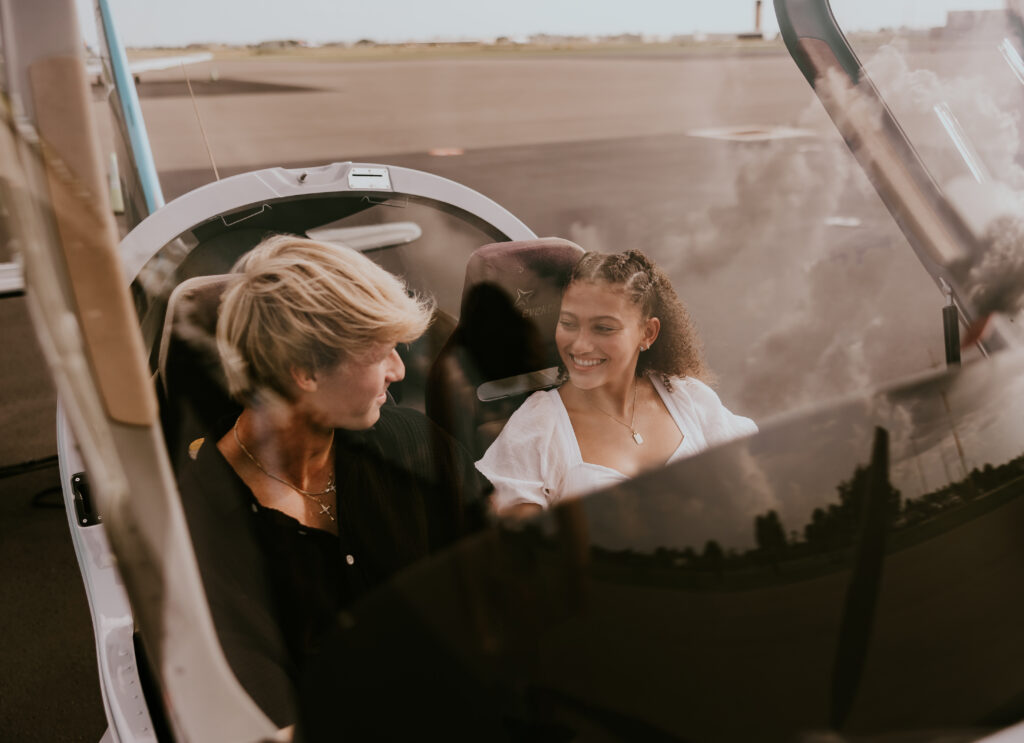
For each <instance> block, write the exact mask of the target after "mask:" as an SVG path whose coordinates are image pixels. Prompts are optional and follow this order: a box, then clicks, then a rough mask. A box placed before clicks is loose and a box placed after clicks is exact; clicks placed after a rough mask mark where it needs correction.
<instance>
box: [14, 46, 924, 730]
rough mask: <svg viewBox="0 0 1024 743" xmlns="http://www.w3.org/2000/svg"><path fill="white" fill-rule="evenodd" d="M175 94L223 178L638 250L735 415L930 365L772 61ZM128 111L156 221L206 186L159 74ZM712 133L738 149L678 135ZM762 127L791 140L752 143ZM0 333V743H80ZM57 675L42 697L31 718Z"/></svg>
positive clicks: (37, 444) (649, 64)
mask: <svg viewBox="0 0 1024 743" xmlns="http://www.w3.org/2000/svg"><path fill="white" fill-rule="evenodd" d="M213 70H215V71H216V75H215V77H216V80H212V79H211V72H212V71H213ZM188 74H189V75H190V76H191V77H192V78H193V79H194V81H195V85H194V89H195V90H196V92H197V97H196V106H197V107H198V109H199V113H200V115H201V117H202V121H203V125H204V127H205V130H206V134H207V136H208V138H209V144H210V149H211V151H212V152H213V154H214V158H215V160H216V162H217V166H218V168H219V169H220V172H221V177H225V176H227V175H230V174H232V173H237V172H241V171H244V170H252V169H258V168H263V167H272V166H285V167H299V166H309V165H317V164H325V163H328V162H337V161H345V160H357V161H365V162H381V163H388V164H394V165H401V166H405V167H412V168H418V169H423V170H429V171H432V172H434V173H437V174H439V175H442V176H445V177H448V178H451V179H453V180H456V181H459V182H462V183H464V184H466V185H468V186H470V187H472V188H475V189H477V190H479V191H480V192H482V193H483V194H485V195H486V196H489V197H490V198H492V199H494V200H496V201H498V202H499V203H501V204H502V205H504V206H505V207H507V208H508V209H510V210H511V211H512V212H513V213H515V214H516V215H517V216H519V217H520V218H521V219H522V220H523V221H525V222H526V224H528V225H529V226H530V227H531V228H533V230H534V231H535V232H537V233H538V234H541V235H559V236H564V237H568V238H570V239H573V240H576V241H577V242H579V243H581V244H582V245H584V247H587V248H591V249H598V250H607V251H614V250H620V249H625V248H627V247H640V248H642V249H644V250H645V251H647V252H648V253H649V254H650V255H652V256H653V257H655V258H656V259H657V260H658V261H659V262H660V263H662V264H663V265H664V266H665V267H666V269H667V270H668V271H669V273H670V275H671V276H672V278H673V280H674V282H675V284H676V288H677V290H678V291H679V292H680V294H681V295H682V296H683V297H684V299H685V300H686V301H687V303H688V304H689V307H690V310H691V312H692V314H693V315H694V318H695V320H696V322H697V325H698V327H699V328H700V330H701V332H702V334H703V335H704V338H705V344H706V351H707V355H708V358H709V361H710V363H711V366H712V367H713V368H714V369H715V370H716V371H717V372H718V375H719V377H720V385H719V392H720V394H721V395H722V397H723V399H724V400H725V401H726V403H727V404H728V405H729V406H730V407H732V408H733V409H735V410H737V411H739V412H742V413H744V414H746V415H751V416H754V417H756V418H759V419H762V418H764V417H767V416H770V415H772V414H776V413H780V412H783V411H786V410H791V409H793V408H799V407H803V406H807V405H810V404H812V403H814V402H815V401H820V400H822V399H825V398H829V397H832V396H835V395H841V394H845V393H848V392H850V391H852V390H855V389H858V388H861V387H863V386H864V385H867V384H874V383H879V382H883V381H886V380H891V379H895V378H898V377H900V376H904V375H907V374H911V373H914V372H917V371H920V370H922V369H925V368H928V367H929V366H931V365H932V364H934V363H936V362H937V361H938V360H939V359H941V358H942V333H941V324H940V318H939V311H940V307H941V297H940V296H939V294H938V292H937V291H936V290H935V288H934V287H933V285H932V284H931V283H930V280H928V278H927V276H926V275H925V274H924V272H923V270H922V269H920V267H919V266H918V265H917V263H916V260H915V259H914V258H913V256H912V254H911V252H910V250H909V248H908V247H907V246H906V243H905V241H904V240H903V238H902V236H901V235H900V233H899V232H898V231H897V230H896V228H895V225H894V224H893V222H892V220H891V219H890V218H889V216H888V214H887V213H886V212H885V210H884V209H883V207H882V206H881V204H880V203H879V201H878V199H877V197H876V196H875V195H874V194H873V192H872V191H871V189H870V187H869V186H868V184H867V182H866V179H865V178H864V176H863V175H862V174H861V173H860V171H859V169H857V168H856V166H855V164H854V163H853V161H852V157H851V156H850V155H849V153H848V152H847V151H846V149H845V146H844V145H843V144H842V142H841V141H840V140H839V139H838V136H837V135H836V134H835V133H834V130H833V129H832V127H831V124H830V122H829V121H828V120H827V117H826V116H825V114H824V113H823V111H822V110H821V107H820V105H819V104H818V103H817V102H816V100H815V99H814V97H813V94H812V92H811V91H810V89H809V87H808V86H807V84H806V82H805V81H804V80H803V78H802V77H801V76H800V75H799V73H798V71H797V69H796V67H795V65H794V64H793V62H792V61H791V60H790V59H789V57H788V56H787V55H786V54H785V53H784V52H782V51H781V50H780V51H778V52H774V53H769V54H759V55H755V56H749V57H741V56H731V57H722V56H717V57H713V58H708V57H693V56H672V55H669V56H665V57H659V58H655V59H651V58H648V57H637V58H623V57H616V58H607V57H587V58H575V57H552V58H539V57H530V58H524V59H515V58H506V59H488V60H476V61H473V60H436V59H435V60H429V61H421V62H388V61H380V62H347V63H331V62H325V61H301V60H288V59H259V58H254V59H252V60H234V61H214V62H210V63H204V64H201V65H196V66H194V67H190V68H188ZM140 94H141V97H142V106H143V111H144V114H145V117H146V122H147V125H148V128H149V132H150V136H151V140H152V145H153V150H154V153H155V157H156V161H157V166H158V169H159V171H160V175H161V180H162V182H163V184H164V189H165V195H166V196H167V198H168V200H170V199H172V198H174V197H175V196H178V195H180V194H182V193H184V192H186V191H188V190H190V189H192V188H195V187H197V186H199V185H202V184H203V183H207V182H209V181H210V180H212V179H213V171H212V168H211V166H210V164H209V161H208V157H207V152H206V147H205V146H204V143H203V139H202V136H201V134H200V130H199V126H198V124H197V119H196V113H195V110H194V108H193V103H192V102H191V101H190V100H189V98H188V97H187V93H186V87H185V85H184V83H183V81H182V72H181V70H170V71H165V72H160V73H152V74H148V75H146V77H145V79H144V80H143V82H142V84H141V86H140ZM96 105H97V111H98V112H102V110H103V109H102V102H101V101H97V104H96ZM715 127H735V128H736V130H737V131H739V132H741V133H743V136H741V138H740V140H739V141H734V140H728V139H720V138H709V137H706V136H696V135H695V132H698V131H699V130H706V129H711V128H715ZM778 127H790V128H795V129H799V130H801V133H800V135H799V136H791V137H785V138H778V139H772V138H766V137H769V135H770V134H771V133H772V132H773V131H775V130H776V129H777V128H778ZM109 146H110V145H109V129H107V130H106V131H105V134H104V147H109ZM432 150H433V151H438V150H446V151H449V152H452V151H461V152H462V153H463V154H460V155H455V156H446V157H439V156H435V155H432V154H430V152H431V151H432ZM459 270H460V271H461V268H459ZM0 327H2V328H3V338H4V343H5V353H4V354H3V355H2V357H0V380H2V385H3V386H2V388H3V390H4V392H3V405H2V409H0V422H2V424H3V430H4V435H3V437H2V438H0V467H6V468H8V469H7V470H6V472H5V474H9V473H10V472H11V471H12V470H11V469H9V468H11V467H12V466H14V465H17V464H19V463H23V462H26V461H32V460H37V461H38V460H42V465H43V466H42V468H40V469H37V470H36V471H35V472H30V473H27V474H20V475H17V476H5V477H3V479H0V491H2V495H0V500H2V505H0V507H2V509H3V511H2V513H3V515H4V517H3V519H2V520H0V545H2V547H0V549H2V552H0V554H2V555H3V557H4V563H3V564H4V565H5V570H4V571H3V572H2V575H3V577H2V578H0V581H2V586H3V590H2V592H0V594H2V595H3V597H4V600H3V609H2V610H0V626H2V627H4V628H6V634H7V637H6V638H5V643H4V645H5V649H4V651H2V652H3V653H4V655H3V662H2V663H0V667H2V668H3V669H4V673H3V674H2V675H3V679H2V681H0V739H4V740H7V739H12V740H53V739H61V740H97V739H98V738H99V736H100V734H101V733H102V730H103V724H104V723H103V718H102V709H101V708H100V707H99V695H98V690H97V688H96V681H95V661H94V652H95V651H94V649H93V647H92V644H91V628H90V625H89V618H88V614H87V610H86V607H85V602H84V595H83V591H82V587H81V581H80V578H79V576H78V573H77V570H76V569H75V565H74V561H73V555H72V553H71V548H70V540H69V538H68V536H67V526H66V522H65V520H64V514H63V512H62V511H61V510H55V509H46V508H34V507H33V506H32V504H31V501H32V496H33V494H34V493H36V492H37V491H39V490H41V489H42V488H44V487H49V486H51V485H53V484H55V482H56V471H55V468H54V467H53V466H52V465H47V461H46V460H47V458H48V457H51V456H52V455H54V453H55V441H54V434H53V430H54V405H55V401H54V394H53V391H52V387H51V385H50V384H49V382H48V381H47V378H46V373H45V369H44V365H43V363H42V360H41V358H40V356H39V354H38V351H37V349H36V348H35V347H34V344H33V339H32V338H33V337H32V333H31V330H30V328H29V326H28V323H27V317H26V312H25V306H24V301H23V300H22V299H21V298H14V299H3V300H0ZM10 566H14V569H11V567H10ZM11 669H17V671H16V672H14V673H12V672H11ZM55 669H60V673H59V681H60V684H59V688H60V692H59V694H52V693H47V694H46V695H45V696H42V691H43V689H44V688H45V689H47V690H52V689H53V688H54V687H53V686H52V684H53V676H54V670H55ZM57 707H59V709H57ZM33 736H36V737H33Z"/></svg>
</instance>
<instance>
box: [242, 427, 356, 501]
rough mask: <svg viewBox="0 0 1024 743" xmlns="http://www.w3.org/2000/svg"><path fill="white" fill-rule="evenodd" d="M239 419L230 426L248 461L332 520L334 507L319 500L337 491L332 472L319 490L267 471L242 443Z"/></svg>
mask: <svg viewBox="0 0 1024 743" xmlns="http://www.w3.org/2000/svg"><path fill="white" fill-rule="evenodd" d="M240 420H242V417H241V416H239V417H238V419H237V420H236V421H235V425H234V426H232V427H231V430H232V432H233V433H234V434H235V443H236V444H238V448H239V449H241V450H242V453H243V454H245V456H247V457H249V461H250V462H252V463H253V464H254V465H256V468H257V469H258V470H259V471H260V472H262V473H263V474H264V475H266V476H267V477H269V478H270V479H272V480H277V481H278V482H279V483H281V484H282V485H287V486H288V487H289V488H291V489H292V490H294V491H295V492H296V493H300V494H302V495H304V496H306V497H307V498H309V499H310V500H311V501H313V502H314V503H316V504H317V505H318V506H320V515H324V514H326V515H327V517H328V518H329V519H330V520H331V521H334V520H335V518H334V509H333V508H332V507H331V504H330V503H324V502H323V501H322V500H320V499H321V498H322V497H324V496H325V495H329V494H330V493H336V492H337V491H338V489H337V487H336V486H335V484H334V474H333V473H332V474H331V476H330V477H329V478H327V487H326V488H324V489H323V490H319V491H312V490H303V489H302V488H300V487H299V486H298V485H295V484H293V483H290V482H288V481H287V480H285V479H284V478H283V477H278V476H277V475H275V474H274V473H273V472H270V471H268V470H267V468H266V467H264V466H263V465H262V464H260V460H258V459H256V457H255V456H254V455H253V453H252V452H251V451H249V450H248V449H246V448H245V444H243V443H242V439H241V438H240V437H239V435H238V421H240Z"/></svg>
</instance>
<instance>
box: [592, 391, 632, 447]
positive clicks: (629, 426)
mask: <svg viewBox="0 0 1024 743" xmlns="http://www.w3.org/2000/svg"><path fill="white" fill-rule="evenodd" d="M638 386H639V385H638V383H637V382H635V381H634V382H633V413H632V414H631V415H630V416H629V423H626V422H625V421H620V420H619V419H618V418H616V417H615V416H614V415H612V414H611V413H609V412H607V411H606V410H602V409H601V408H600V406H598V405H594V403H591V405H594V407H595V408H597V410H598V412H600V413H604V414H605V415H607V416H608V417H609V418H611V419H612V420H613V421H615V422H616V423H618V424H619V425H620V426H625V427H626V428H628V429H629V432H630V434H631V435H632V436H633V443H634V444H636V445H637V446H642V445H643V443H644V437H643V436H641V435H640V432H639V431H637V430H636V429H635V428H634V427H633V422H634V421H635V420H636V391H637V387H638Z"/></svg>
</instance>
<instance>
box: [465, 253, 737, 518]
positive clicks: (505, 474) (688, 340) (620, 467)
mask: <svg viewBox="0 0 1024 743" xmlns="http://www.w3.org/2000/svg"><path fill="white" fill-rule="evenodd" d="M555 341H556V343H557V345H558V353H559V356H560V357H561V361H562V365H563V371H562V380H563V384H562V385H561V386H560V387H559V388H558V389H555V390H548V391H545V392H537V393H534V394H533V395H532V396H531V397H530V398H529V399H528V400H527V401H526V403H524V404H523V406H522V407H521V408H520V409H519V410H518V411H516V413H515V414H514V415H513V416H512V417H511V418H510V419H509V422H508V424H506V426H505V428H504V429H503V430H502V433H501V435H500V436H499V437H498V439H497V440H496V441H495V442H494V444H493V445H492V446H491V448H490V449H488V450H487V453H486V454H484V457H483V458H482V459H481V460H480V461H479V462H477V468H478V469H479V470H480V471H481V472H483V473H484V474H485V475H486V476H487V477H488V478H489V479H490V480H491V482H493V483H494V486H495V496H494V503H495V508H496V509H497V510H498V512H499V513H503V514H511V515H528V514H529V513H531V512H535V511H537V510H539V509H541V508H547V507H548V506H550V505H553V504H554V503H557V502H558V501H560V500H561V499H563V498H569V497H574V496H578V495H582V494H584V493H587V492H590V491H592V490H597V489H600V488H602V487H606V486H609V485H612V484H614V483H616V482H621V481H623V480H625V479H627V478H629V477H634V476H636V475H638V474H640V473H641V472H643V471H645V470H649V469H653V468H655V467H660V466H662V465H665V464H667V463H670V462H674V461H676V460H678V459H682V458H683V457H686V456H689V455H692V454H696V453H697V452H699V451H702V450H703V449H706V448H708V447H709V446H713V445H715V444H719V443H723V442H725V441H729V440H731V439H734V438H737V437H740V436H745V435H747V434H751V433H754V432H756V431H757V426H756V425H754V422H753V421H751V420H750V419H748V418H743V417H741V416H738V415H733V414H732V413H730V412H729V411H728V410H727V409H726V408H725V406H723V405H722V403H721V401H720V400H719V399H718V395H716V394H715V393H714V391H713V390H712V389H711V388H710V387H708V386H707V384H705V383H704V382H702V381H701V379H700V378H701V377H704V378H705V379H706V378H708V376H709V372H708V370H707V369H706V367H705V366H704V361H703V359H702V357H701V353H700V342H699V340H698V338H697V333H696V330H695V329H694V328H693V326H692V324H691V322H690V318H689V315H688V314H687V312H686V308H685V307H684V306H683V303H682V302H681V301H680V300H679V297H678V296H677V295H676V292H675V290H674V289H673V288H672V284H671V282H670V281H669V279H668V277H667V276H665V274H664V272H662V271H661V269H659V268H658V267H657V266H655V265H654V264H653V263H651V261H650V260H649V259H648V258H647V256H645V255H644V254H643V253H641V252H640V251H636V250H631V251H629V252H627V253H621V254H615V255H605V254H602V253H586V254H585V255H584V256H583V257H582V258H580V260H579V262H578V263H577V264H576V266H575V268H574V269H573V272H572V275H571V276H570V279H569V284H568V286H567V287H566V289H565V292H564V294H563V295H562V303H561V309H560V313H559V318H558V326H557V329H556V331H555ZM610 423H614V424H617V425H610Z"/></svg>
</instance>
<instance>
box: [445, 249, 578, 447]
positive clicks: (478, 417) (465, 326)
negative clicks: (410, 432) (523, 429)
mask: <svg viewBox="0 0 1024 743" xmlns="http://www.w3.org/2000/svg"><path fill="white" fill-rule="evenodd" d="M581 255H583V249H582V248H581V247H580V246H578V245H576V244H575V243H572V242H569V241H568V240H563V239H561V238H557V237H548V238H540V239H537V240H527V241H518V242H503V243H492V244H490V245H485V246H483V247H482V248H478V249H477V250H476V251H474V253H473V254H472V255H471V256H470V259H469V262H468V264H467V266H466V280H465V284H464V286H463V291H462V307H461V311H460V313H459V321H458V324H457V325H456V327H455V330H454V331H453V333H452V335H451V337H450V338H449V339H448V342H447V343H446V344H445V346H444V347H443V348H442V350H441V352H440V354H439V355H438V358H437V359H436V360H435V362H434V365H433V366H432V368H431V371H430V374H429V376H428V380H427V399H426V409H427V415H429V416H430V417H431V418H433V419H434V421H435V422H437V423H438V424H439V425H440V426H441V427H442V428H444V429H445V430H447V431H448V432H449V433H450V434H452V435H453V436H455V437H456V438H457V439H459V440H460V441H462V443H463V444H465V445H466V446H467V447H468V448H469V450H470V452H471V453H472V454H474V456H476V457H479V456H482V455H483V452H484V451H486V449H487V447H488V446H489V445H490V444H491V442H492V441H493V440H494V439H495V437H496V436H497V435H498V433H499V432H500V431H501V428H502V426H504V424H505V421H506V420H508V417H509V416H510V415H511V414H512V413H513V412H514V411H515V409H516V408H517V407H519V405H520V404H522V402H523V400H525V399H526V398H527V397H528V396H529V395H530V394H531V393H533V392H534V391H536V390H539V389H547V388H550V387H553V386H555V384H556V383H557V380H558V364H559V356H558V349H557V347H556V345H555V325H556V323H557V320H558V310H559V305H560V304H561V298H562V290H563V288H564V287H565V284H566V282H567V280H568V277H569V273H570V272H571V270H572V267H573V266H574V265H575V264H576V262H577V261H578V260H579V258H580V256H581Z"/></svg>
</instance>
